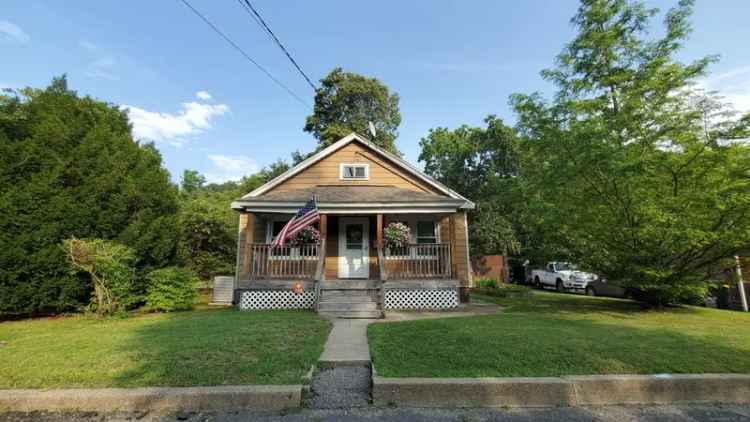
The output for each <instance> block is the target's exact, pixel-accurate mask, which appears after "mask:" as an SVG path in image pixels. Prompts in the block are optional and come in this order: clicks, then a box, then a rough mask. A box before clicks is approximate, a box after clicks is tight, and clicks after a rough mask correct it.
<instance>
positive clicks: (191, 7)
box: [180, 0, 312, 109]
mask: <svg viewBox="0 0 750 422" xmlns="http://www.w3.org/2000/svg"><path fill="white" fill-rule="evenodd" d="M180 1H182V3H183V4H184V5H185V6H187V7H188V8H189V9H190V10H192V11H193V13H195V14H196V15H197V16H198V17H199V18H201V19H202V20H203V22H205V23H206V25H208V26H210V27H211V29H213V30H214V32H216V33H217V34H219V36H221V37H222V38H224V41H226V42H227V43H229V45H231V46H232V47H234V49H235V50H237V51H239V52H240V54H242V55H243V56H244V57H245V59H247V60H248V61H249V62H250V63H252V64H254V65H255V67H257V68H258V69H259V70H260V71H261V72H263V73H265V74H266V76H268V77H269V78H270V79H271V80H272V81H274V82H275V83H276V85H278V86H280V87H281V88H283V89H284V90H285V91H286V92H288V93H289V95H291V96H292V97H294V98H295V99H296V100H297V101H299V102H300V104H302V105H304V106H305V107H307V108H308V109H312V107H310V105H309V104H308V103H307V102H305V100H303V99H302V98H300V96H299V95H297V94H295V93H294V91H292V90H291V89H289V87H287V86H286V85H284V84H283V83H282V82H281V81H280V80H278V79H276V78H275V77H274V76H273V75H272V74H271V72H269V71H268V70H266V69H265V68H264V67H263V66H261V65H260V64H259V63H258V62H256V61H255V60H253V58H252V57H250V55H248V54H247V53H246V52H245V50H243V49H242V48H241V47H240V46H239V45H237V44H236V43H235V42H234V41H232V40H231V39H230V38H229V37H228V36H226V35H224V33H223V32H221V30H220V29H219V28H217V27H216V25H214V24H213V23H211V21H210V20H208V18H206V17H205V16H203V14H201V12H199V11H198V10H196V9H195V8H194V7H193V6H192V5H191V4H190V3H188V1H187V0H180Z"/></svg>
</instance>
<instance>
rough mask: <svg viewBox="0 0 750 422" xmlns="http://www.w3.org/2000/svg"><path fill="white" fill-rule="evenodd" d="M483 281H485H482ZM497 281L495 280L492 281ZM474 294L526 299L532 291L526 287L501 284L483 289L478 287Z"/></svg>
mask: <svg viewBox="0 0 750 422" xmlns="http://www.w3.org/2000/svg"><path fill="white" fill-rule="evenodd" d="M480 281H483V280H480ZM491 281H495V280H491ZM474 292H476V293H479V294H483V295H487V296H494V297H513V298H524V297H528V296H530V295H531V289H530V288H528V287H526V286H519V285H517V284H507V283H500V284H496V286H495V287H483V286H481V285H478V287H477V288H475V289H474Z"/></svg>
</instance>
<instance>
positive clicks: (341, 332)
mask: <svg viewBox="0 0 750 422" xmlns="http://www.w3.org/2000/svg"><path fill="white" fill-rule="evenodd" d="M498 312H500V307H499V306H497V305H495V304H492V303H488V302H472V303H468V304H465V305H464V304H462V305H461V306H459V307H458V308H457V309H455V310H446V311H387V312H386V313H385V318H383V319H343V318H331V322H332V323H333V329H332V330H331V334H329V335H328V340H327V341H326V344H325V348H324V349H323V355H321V357H320V366H323V367H326V366H328V367H336V366H367V365H369V364H370V348H369V346H368V344H367V326H368V325H370V324H375V323H384V322H395V321H412V320H420V319H435V318H456V317H469V316H477V315H492V314H496V313H498Z"/></svg>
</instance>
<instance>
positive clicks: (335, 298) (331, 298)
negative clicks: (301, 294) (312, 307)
mask: <svg viewBox="0 0 750 422" xmlns="http://www.w3.org/2000/svg"><path fill="white" fill-rule="evenodd" d="M320 301H321V302H339V303H354V302H357V303H360V302H377V301H378V298H377V296H376V295H358V296H345V295H327V294H323V295H321V296H320Z"/></svg>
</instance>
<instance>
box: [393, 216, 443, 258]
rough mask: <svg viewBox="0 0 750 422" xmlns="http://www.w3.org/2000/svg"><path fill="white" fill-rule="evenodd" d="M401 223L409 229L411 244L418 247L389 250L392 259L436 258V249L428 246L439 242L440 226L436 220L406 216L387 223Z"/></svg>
mask: <svg viewBox="0 0 750 422" xmlns="http://www.w3.org/2000/svg"><path fill="white" fill-rule="evenodd" d="M391 222H399V223H403V224H404V225H405V226H406V227H408V228H409V243H410V244H417V246H416V247H404V248H393V249H391V250H389V252H390V253H389V255H390V256H391V257H392V259H403V258H410V257H411V258H428V257H434V255H435V253H436V252H435V251H436V250H435V249H434V248H430V247H429V246H422V247H420V246H419V245H427V244H434V243H438V242H439V238H438V233H439V226H438V222H437V221H436V220H431V219H420V218H419V217H411V216H404V217H401V218H397V219H394V220H391V221H388V222H387V223H391Z"/></svg>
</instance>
